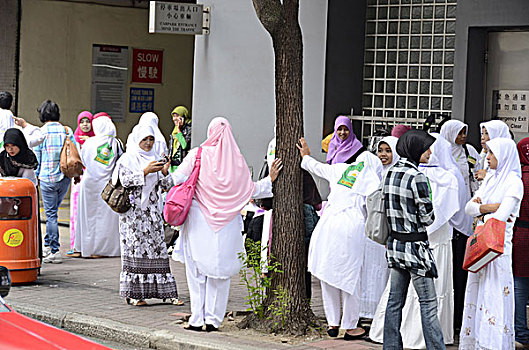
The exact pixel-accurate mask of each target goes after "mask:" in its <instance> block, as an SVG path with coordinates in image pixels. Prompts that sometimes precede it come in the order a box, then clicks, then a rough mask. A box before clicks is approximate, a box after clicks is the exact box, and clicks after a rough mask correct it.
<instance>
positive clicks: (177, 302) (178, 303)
mask: <svg viewBox="0 0 529 350" xmlns="http://www.w3.org/2000/svg"><path fill="white" fill-rule="evenodd" d="M166 300H167V299H162V301H163V302H164V303H165V301H166ZM169 302H170V303H171V304H173V305H176V306H182V305H184V302H183V301H182V300H180V299H178V298H169Z"/></svg>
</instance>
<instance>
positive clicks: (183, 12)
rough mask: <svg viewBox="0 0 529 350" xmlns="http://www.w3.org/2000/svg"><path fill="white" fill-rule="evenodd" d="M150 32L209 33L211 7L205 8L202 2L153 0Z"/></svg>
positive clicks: (150, 13)
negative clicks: (187, 2)
mask: <svg viewBox="0 0 529 350" xmlns="http://www.w3.org/2000/svg"><path fill="white" fill-rule="evenodd" d="M204 14H205V15H204ZM149 33H170V34H190V35H197V34H209V8H206V9H205V10H204V5H202V4H185V3H176V2H164V1H151V2H150V7H149Z"/></svg>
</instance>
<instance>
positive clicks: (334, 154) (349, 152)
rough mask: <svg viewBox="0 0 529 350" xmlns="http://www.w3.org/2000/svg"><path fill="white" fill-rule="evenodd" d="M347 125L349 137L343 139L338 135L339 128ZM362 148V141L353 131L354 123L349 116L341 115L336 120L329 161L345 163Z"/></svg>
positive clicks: (330, 162) (328, 155) (330, 144)
mask: <svg viewBox="0 0 529 350" xmlns="http://www.w3.org/2000/svg"><path fill="white" fill-rule="evenodd" d="M342 125H345V126H346V127H347V129H349V137H348V138H346V139H345V140H343V141H342V139H340V138H339V137H338V133H337V131H338V128H339V127H340V126H342ZM360 148H362V142H360V141H359V140H358V139H357V138H356V135H355V134H354V133H353V125H352V124H351V120H350V119H349V118H348V117H344V116H339V117H338V118H336V120H335V121H334V135H333V136H332V139H331V142H330V143H329V153H327V163H329V164H336V163H345V162H347V161H348V160H349V158H351V157H352V156H354V154H355V153H356V152H358V150H359V149H360Z"/></svg>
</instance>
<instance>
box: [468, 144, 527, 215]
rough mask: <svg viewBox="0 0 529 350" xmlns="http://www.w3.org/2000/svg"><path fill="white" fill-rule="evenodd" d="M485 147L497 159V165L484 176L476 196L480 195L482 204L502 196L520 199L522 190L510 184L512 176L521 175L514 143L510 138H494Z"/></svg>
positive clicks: (494, 200)
mask: <svg viewBox="0 0 529 350" xmlns="http://www.w3.org/2000/svg"><path fill="white" fill-rule="evenodd" d="M487 148H488V149H490V150H491V151H492V153H493V154H494V156H495V157H496V159H497V160H498V167H497V168H496V171H494V172H492V173H491V175H490V176H487V177H486V178H485V180H484V181H483V184H482V185H481V187H480V188H479V190H478V192H476V197H480V198H481V202H482V203H483V204H491V203H500V202H501V201H502V199H503V198H504V197H514V198H517V199H519V200H521V199H522V197H523V191H521V192H520V191H518V190H517V187H516V186H512V183H513V180H512V179H513V178H516V177H517V178H519V179H520V178H521V177H522V170H521V166H520V158H519V156H518V151H517V149H516V143H515V142H514V141H513V140H512V139H510V138H508V139H507V138H495V139H494V140H490V141H487Z"/></svg>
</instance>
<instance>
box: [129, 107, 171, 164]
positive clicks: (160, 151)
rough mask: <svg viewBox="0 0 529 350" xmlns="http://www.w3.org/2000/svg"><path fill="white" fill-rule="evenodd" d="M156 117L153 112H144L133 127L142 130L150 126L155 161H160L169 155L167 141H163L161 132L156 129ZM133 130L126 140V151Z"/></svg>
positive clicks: (157, 121)
mask: <svg viewBox="0 0 529 350" xmlns="http://www.w3.org/2000/svg"><path fill="white" fill-rule="evenodd" d="M159 121H160V120H159V118H158V116H157V115H156V114H155V113H153V112H146V113H143V114H142V115H141V117H140V120H139V121H138V124H137V125H136V126H135V127H134V129H136V128H142V127H145V126H150V127H151V128H152V129H153V131H154V146H153V149H154V152H155V154H156V157H158V158H157V159H161V158H162V157H163V156H164V155H166V156H168V155H169V150H168V148H167V141H166V140H165V137H164V136H163V134H162V132H161V131H160V128H159V127H158V123H159ZM134 129H133V130H132V132H131V133H130V135H129V137H128V138H127V149H128V148H129V141H131V139H130V136H131V135H132V134H133V133H134Z"/></svg>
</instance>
